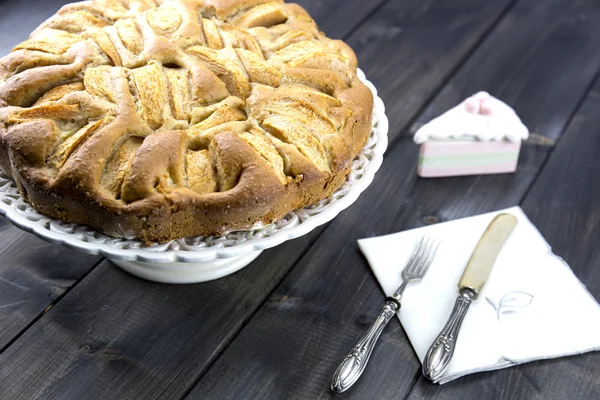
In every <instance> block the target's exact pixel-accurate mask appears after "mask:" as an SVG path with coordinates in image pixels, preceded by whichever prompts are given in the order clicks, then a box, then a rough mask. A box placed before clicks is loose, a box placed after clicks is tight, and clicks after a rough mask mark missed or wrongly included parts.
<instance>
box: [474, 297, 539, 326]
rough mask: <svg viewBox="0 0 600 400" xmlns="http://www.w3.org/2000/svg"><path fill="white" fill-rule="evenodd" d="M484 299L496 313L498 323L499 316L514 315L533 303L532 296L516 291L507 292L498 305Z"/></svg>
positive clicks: (487, 298)
mask: <svg viewBox="0 0 600 400" xmlns="http://www.w3.org/2000/svg"><path fill="white" fill-rule="evenodd" d="M485 299H486V300H487V302H488V303H489V304H490V305H491V306H492V308H493V309H494V310H495V311H496V317H497V318H498V321H500V316H501V315H511V314H516V313H517V312H518V311H519V309H521V308H525V307H528V306H529V305H530V304H531V302H532V301H533V295H531V294H529V293H527V292H522V291H518V290H516V291H512V292H508V293H506V294H505V295H504V296H503V297H502V299H500V302H499V303H498V305H496V303H494V301H493V300H492V299H490V298H489V297H486V298H485Z"/></svg>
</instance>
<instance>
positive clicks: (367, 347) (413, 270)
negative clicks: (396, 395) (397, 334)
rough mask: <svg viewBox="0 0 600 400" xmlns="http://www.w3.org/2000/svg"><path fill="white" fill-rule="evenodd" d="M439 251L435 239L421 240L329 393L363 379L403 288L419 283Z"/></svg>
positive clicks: (398, 302) (336, 376)
mask: <svg viewBox="0 0 600 400" xmlns="http://www.w3.org/2000/svg"><path fill="white" fill-rule="evenodd" d="M438 247H439V241H438V240H437V239H434V238H431V237H427V236H423V238H421V240H420V241H419V244H418V245H417V248H416V249H415V251H414V252H413V254H412V256H411V258H410V260H409V261H408V264H406V267H404V269H403V270H402V284H401V285H400V287H399V288H398V289H396V291H395V292H394V294H393V295H391V296H390V297H388V298H386V301H385V304H384V306H383V307H382V308H381V311H380V312H379V316H378V317H377V319H376V320H375V322H373V325H371V328H369V330H368V331H367V332H366V333H365V334H364V335H363V336H362V337H361V338H360V339H359V340H358V342H356V344H355V345H354V347H353V348H352V350H351V351H350V354H348V355H347V356H346V358H344V361H342V362H341V363H340V365H339V366H338V367H337V369H336V370H335V373H334V374H333V378H332V379H331V390H333V391H334V392H337V393H341V392H343V391H345V390H347V389H348V388H350V386H352V385H354V383H355V382H356V381H357V380H358V378H359V377H360V376H361V375H362V373H363V371H364V370H365V367H366V366H367V362H368V361H369V357H370V356H371V353H372V352H373V348H374V347H375V343H377V339H379V336H380V335H381V332H382V331H383V328H385V326H386V325H387V323H388V322H389V320H390V319H391V318H392V317H393V316H394V314H396V311H398V310H399V309H400V300H401V299H402V292H404V289H405V288H406V285H408V283H409V282H412V281H417V280H420V279H421V278H422V277H423V276H424V275H425V273H426V272H427V270H428V269H429V266H430V265H431V263H432V261H433V259H434V257H435V254H436V252H437V249H438Z"/></svg>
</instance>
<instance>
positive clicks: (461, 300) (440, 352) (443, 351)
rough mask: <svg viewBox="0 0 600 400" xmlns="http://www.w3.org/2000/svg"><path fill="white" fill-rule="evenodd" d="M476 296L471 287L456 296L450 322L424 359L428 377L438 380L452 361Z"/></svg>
mask: <svg viewBox="0 0 600 400" xmlns="http://www.w3.org/2000/svg"><path fill="white" fill-rule="evenodd" d="M475 297H476V294H475V293H473V292H472V291H471V290H470V289H463V290H461V292H460V296H458V297H457V298H456V303H454V309H453V310H452V314H450V318H449V319H448V322H446V325H445V326H444V329H442V331H441V332H440V334H439V335H438V336H437V337H436V338H435V340H434V341H433V344H432V345H431V347H430V348H429V350H427V354H426V355H425V358H424V359H423V375H425V377H426V378H429V379H431V380H432V381H434V382H435V381H437V379H438V378H439V377H440V376H441V375H442V373H443V372H444V370H445V369H446V367H447V366H448V363H450V359H451V358H452V354H454V348H455V347H456V339H457V338H458V332H459V331H460V326H461V325H462V322H463V319H464V318H465V314H466V313H467V310H468V309H469V306H470V305H471V302H472V301H473V299H474V298H475Z"/></svg>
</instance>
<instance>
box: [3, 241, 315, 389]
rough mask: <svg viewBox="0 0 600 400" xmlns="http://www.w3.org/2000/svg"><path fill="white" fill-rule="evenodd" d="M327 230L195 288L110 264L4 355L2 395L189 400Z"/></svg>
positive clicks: (101, 267) (288, 244)
mask: <svg viewBox="0 0 600 400" xmlns="http://www.w3.org/2000/svg"><path fill="white" fill-rule="evenodd" d="M319 233H320V231H319V230H317V231H314V232H313V233H311V234H309V235H308V236H304V237H302V238H299V239H297V240H294V241H293V242H287V243H285V244H284V245H282V246H280V247H279V248H278V249H277V251H267V252H265V253H264V254H263V255H261V256H260V257H259V258H258V259H257V260H256V261H255V262H253V263H252V264H251V265H250V266H248V267H246V268H245V269H243V270H241V271H239V272H238V273H235V274H233V275H230V276H228V277H226V278H222V279H219V280H217V281H213V282H207V283H203V284H197V285H165V284H155V283H150V282H146V281H142V280H140V279H137V278H135V277H133V276H130V275H128V274H126V273H124V272H122V271H121V270H119V269H118V268H117V267H115V266H114V265H112V263H110V262H109V261H105V262H103V263H102V264H100V265H99V266H98V267H97V268H95V269H94V270H93V271H92V272H91V273H90V274H89V275H88V276H87V277H86V278H85V279H84V280H83V281H82V282H81V283H79V284H78V285H77V286H76V287H75V288H73V289H72V290H71V291H70V292H69V293H68V294H67V295H66V296H65V297H64V298H63V299H62V300H61V301H60V302H59V303H58V304H57V305H56V306H54V307H53V308H52V309H51V310H50V311H49V312H48V313H46V314H45V315H44V317H43V318H41V319H40V320H39V321H38V322H36V323H35V324H34V325H33V326H32V327H31V328H30V329H29V330H27V332H25V333H24V334H23V336H21V337H20V338H19V340H17V341H16V342H14V343H13V344H12V345H11V346H10V347H9V348H8V349H7V350H5V351H4V353H2V354H1V355H0V388H1V389H0V394H1V395H0V397H2V398H7V399H49V398H77V399H107V398H114V399H129V398H143V399H161V400H162V399H177V398H181V396H182V395H183V394H184V393H185V392H186V391H187V390H188V388H189V387H190V386H191V385H193V383H194V382H195V379H196V377H197V376H198V375H200V374H201V373H202V372H203V371H204V370H205V369H206V367H207V366H208V365H209V364H210V363H211V362H212V360H213V358H214V357H215V356H216V355H217V354H219V353H220V352H221V351H222V349H223V348H224V347H225V346H227V344H228V343H229V340H230V339H231V338H232V336H233V335H235V333H236V332H237V331H238V330H239V329H240V327H241V326H242V325H243V324H244V322H245V321H246V320H247V319H248V318H250V316H251V315H252V314H253V312H254V311H255V310H256V308H257V307H258V306H259V305H260V304H261V303H262V302H263V301H264V300H265V298H266V297H267V295H268V294H269V293H271V291H272V289H273V287H275V286H276V285H277V283H278V282H280V281H281V279H282V277H283V276H284V275H285V274H286V272H287V269H288V268H289V265H291V264H293V263H294V262H295V261H296V260H297V259H298V258H299V257H300V256H301V255H302V254H303V253H304V252H305V251H306V250H307V249H308V248H309V247H310V245H311V243H312V241H314V240H315V239H316V237H318V235H319Z"/></svg>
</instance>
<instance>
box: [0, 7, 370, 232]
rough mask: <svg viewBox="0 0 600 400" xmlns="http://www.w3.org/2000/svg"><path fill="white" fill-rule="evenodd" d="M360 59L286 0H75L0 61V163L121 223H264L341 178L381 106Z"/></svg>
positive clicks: (72, 209)
mask: <svg viewBox="0 0 600 400" xmlns="http://www.w3.org/2000/svg"><path fill="white" fill-rule="evenodd" d="M356 68H357V61H356V57H355V55H354V53H353V51H352V50H351V49H350V48H349V47H348V46H347V45H346V44H344V43H343V42H341V41H338V40H331V39H328V38H327V37H325V36H324V34H322V33H321V32H319V30H318V28H317V26H316V24H315V23H314V21H313V20H312V19H311V18H310V16H309V15H308V14H307V13H306V11H305V10H304V9H302V8H301V7H300V6H298V5H295V4H285V3H283V2H282V1H265V0H195V1H175V0H174V1H168V0H164V1H160V0H157V1H152V0H131V1H127V0H96V1H85V2H81V3H74V4H69V5H66V6H64V7H63V8H62V9H61V10H60V11H59V12H58V13H57V14H56V15H54V16H53V17H51V18H50V19H48V20H47V21H46V22H44V23H43V24H42V25H41V26H40V27H39V28H38V29H36V30H35V31H34V32H33V33H32V34H31V36H30V38H29V39H28V40H26V41H24V42H23V43H21V44H19V45H18V46H16V47H15V49H14V50H13V52H12V53H11V54H9V55H7V56H6V57H4V58H2V59H1V60H0V169H2V170H3V171H4V172H5V173H8V174H9V175H10V176H12V178H13V179H14V180H15V181H16V182H17V185H18V186H19V189H20V191H21V193H22V195H23V196H24V197H25V198H26V199H27V200H28V201H29V202H31V204H32V205H33V206H34V207H35V208H37V209H38V210H39V211H41V212H43V213H45V214H47V215H49V216H51V217H54V218H59V219H62V220H66V221H70V222H76V223H86V224H89V225H92V226H94V227H96V228H98V229H100V230H102V231H104V232H106V233H108V234H111V235H115V236H137V237H140V238H142V239H144V240H147V241H164V240H169V239H173V238H177V237H183V236H190V235H210V234H220V233H223V232H225V231H229V230H233V229H244V228H249V227H250V226H252V225H253V224H254V223H256V222H263V223H268V222H271V221H273V220H275V219H277V218H280V217H282V216H283V215H285V214H286V213H287V212H289V211H291V210H293V209H295V208H298V207H302V206H305V205H307V204H311V203H313V202H316V201H318V200H320V199H322V198H325V197H327V196H329V195H330V194H331V193H332V192H333V191H334V190H335V189H336V188H337V187H339V186H340V185H341V184H342V183H343V182H344V180H345V179H346V176H347V175H348V173H349V171H350V163H351V161H352V159H353V158H354V157H355V156H356V155H357V154H358V153H359V152H360V150H361V149H362V147H363V146H364V144H365V142H366V140H367V137H368V134H369V131H370V123H371V111H372V106H373V98H372V94H371V92H370V91H369V89H368V88H367V87H366V86H365V85H363V84H362V83H361V82H360V80H359V79H358V78H357V76H356Z"/></svg>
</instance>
